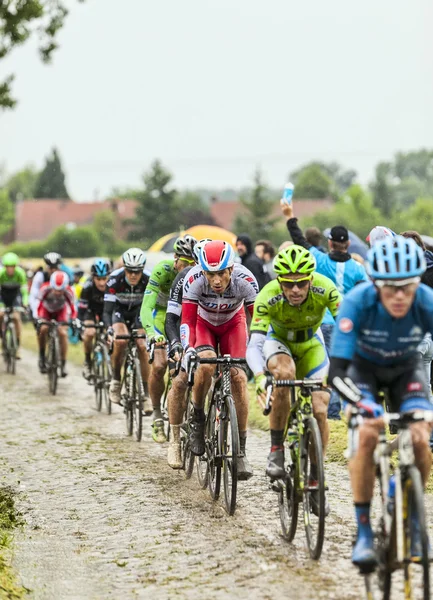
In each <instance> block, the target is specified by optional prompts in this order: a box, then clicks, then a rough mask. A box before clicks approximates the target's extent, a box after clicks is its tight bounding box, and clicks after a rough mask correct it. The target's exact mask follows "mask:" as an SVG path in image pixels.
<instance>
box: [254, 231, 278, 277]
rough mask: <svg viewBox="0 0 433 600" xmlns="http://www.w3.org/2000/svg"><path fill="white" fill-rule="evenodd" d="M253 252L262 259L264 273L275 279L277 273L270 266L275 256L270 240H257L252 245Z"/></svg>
mask: <svg viewBox="0 0 433 600" xmlns="http://www.w3.org/2000/svg"><path fill="white" fill-rule="evenodd" d="M254 252H255V253H256V256H257V257H258V258H260V260H262V261H263V263H264V266H265V270H266V273H267V274H268V275H269V277H270V279H276V278H277V274H276V273H275V271H274V269H273V268H272V263H273V260H274V256H275V247H274V246H273V244H272V242H270V241H269V240H259V241H258V242H256V245H255V246H254Z"/></svg>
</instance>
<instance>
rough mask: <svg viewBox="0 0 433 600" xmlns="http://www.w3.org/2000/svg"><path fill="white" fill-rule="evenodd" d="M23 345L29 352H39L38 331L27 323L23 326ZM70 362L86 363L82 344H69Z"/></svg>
mask: <svg viewBox="0 0 433 600" xmlns="http://www.w3.org/2000/svg"><path fill="white" fill-rule="evenodd" d="M21 345H22V347H23V348H26V349H27V350H33V352H39V350H38V341H37V339H36V331H35V328H34V327H33V325H32V324H31V323H26V324H25V325H24V326H23V331H22V334H21ZM68 360H69V361H71V362H72V363H74V364H75V365H82V364H83V361H84V354H83V348H82V344H81V342H79V343H78V344H76V345H74V344H69V347H68Z"/></svg>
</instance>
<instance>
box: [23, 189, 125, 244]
mask: <svg viewBox="0 0 433 600" xmlns="http://www.w3.org/2000/svg"><path fill="white" fill-rule="evenodd" d="M136 206H137V202H136V200H110V201H105V202H73V201H72V200H43V199H42V200H23V201H20V202H18V203H17V204H16V207H15V232H14V240H15V241H18V242H30V241H33V240H44V239H45V238H47V237H48V236H49V235H50V234H51V233H52V232H53V231H54V230H55V229H57V228H58V227H60V226H61V225H66V226H70V227H79V226H81V225H90V224H91V223H92V222H93V220H94V218H95V216H96V215H97V214H98V213H99V212H102V211H106V210H111V211H113V212H114V213H115V216H116V233H117V235H118V236H119V237H120V238H123V237H125V235H126V233H127V230H128V227H127V226H125V224H124V221H125V220H126V219H133V218H134V216H135V209H136Z"/></svg>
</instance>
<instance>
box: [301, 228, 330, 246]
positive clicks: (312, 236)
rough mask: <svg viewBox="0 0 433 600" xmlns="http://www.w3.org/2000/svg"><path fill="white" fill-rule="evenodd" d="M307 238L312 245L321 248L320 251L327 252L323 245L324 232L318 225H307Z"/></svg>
mask: <svg viewBox="0 0 433 600" xmlns="http://www.w3.org/2000/svg"><path fill="white" fill-rule="evenodd" d="M305 239H306V240H307V242H308V243H309V244H311V246H314V248H317V250H320V252H326V250H325V248H324V247H323V246H322V245H321V242H322V233H321V231H320V229H319V228H318V227H307V229H306V230H305Z"/></svg>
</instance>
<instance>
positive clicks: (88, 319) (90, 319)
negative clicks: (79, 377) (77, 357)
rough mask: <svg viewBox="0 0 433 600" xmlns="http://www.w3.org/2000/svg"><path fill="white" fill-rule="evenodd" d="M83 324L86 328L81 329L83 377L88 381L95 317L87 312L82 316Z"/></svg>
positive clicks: (90, 371) (94, 334) (90, 370)
mask: <svg viewBox="0 0 433 600" xmlns="http://www.w3.org/2000/svg"><path fill="white" fill-rule="evenodd" d="M83 324H84V325H86V327H85V328H84V329H83V347H84V365H83V375H84V378H85V379H89V378H90V377H91V375H92V348H93V340H94V338H95V336H96V329H95V328H94V327H93V326H94V325H95V316H94V315H93V314H92V313H91V311H87V312H86V314H85V316H84V321H83Z"/></svg>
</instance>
